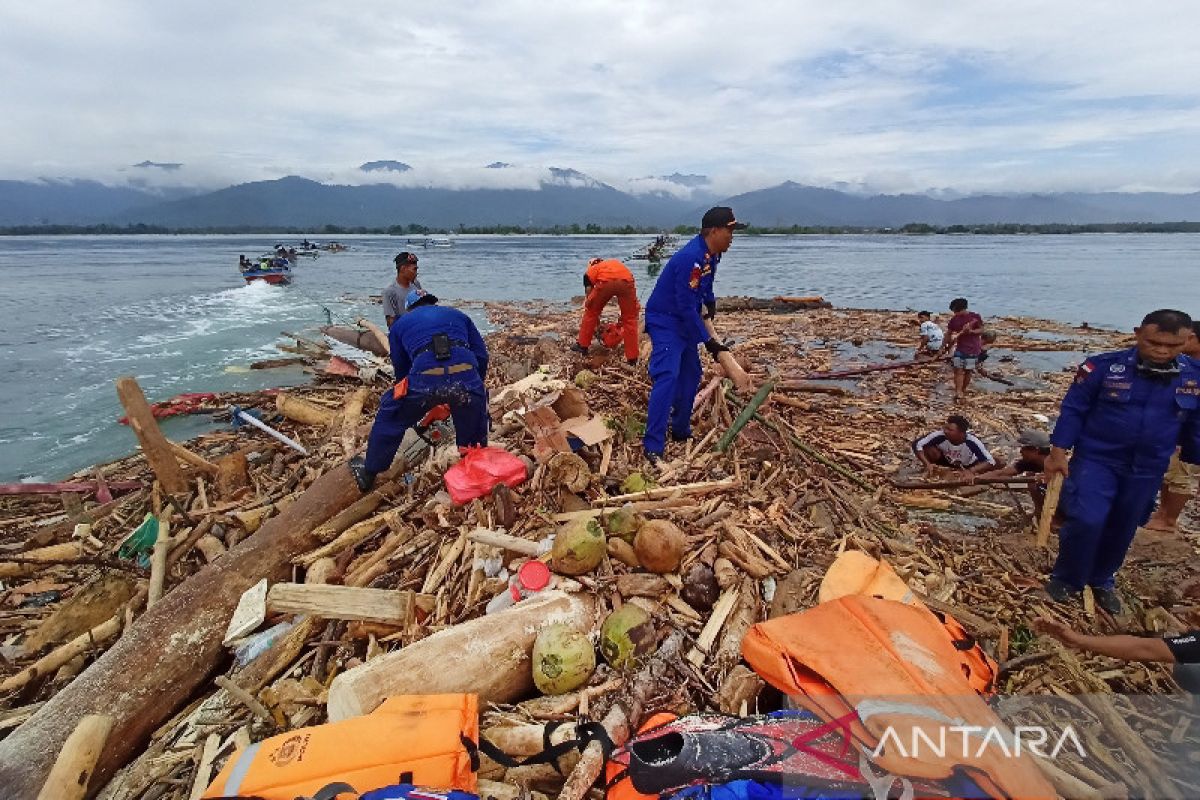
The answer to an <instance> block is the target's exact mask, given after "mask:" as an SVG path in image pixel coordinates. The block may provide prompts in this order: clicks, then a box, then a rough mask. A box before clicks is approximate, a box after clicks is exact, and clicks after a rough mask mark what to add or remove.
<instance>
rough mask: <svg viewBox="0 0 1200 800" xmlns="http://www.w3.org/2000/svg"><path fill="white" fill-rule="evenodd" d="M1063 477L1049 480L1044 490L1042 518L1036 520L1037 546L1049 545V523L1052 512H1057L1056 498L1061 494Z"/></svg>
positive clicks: (1058, 476) (1057, 476)
mask: <svg viewBox="0 0 1200 800" xmlns="http://www.w3.org/2000/svg"><path fill="white" fill-rule="evenodd" d="M1062 485H1063V476H1062V475H1055V476H1054V477H1053V478H1051V479H1050V485H1049V486H1048V487H1047V489H1046V501H1045V502H1044V503H1042V517H1041V519H1039V520H1038V532H1037V546H1038V547H1046V546H1047V545H1048V544H1049V543H1050V522H1051V521H1052V520H1053V519H1054V512H1055V511H1057V510H1058V498H1059V496H1060V495H1061V494H1062Z"/></svg>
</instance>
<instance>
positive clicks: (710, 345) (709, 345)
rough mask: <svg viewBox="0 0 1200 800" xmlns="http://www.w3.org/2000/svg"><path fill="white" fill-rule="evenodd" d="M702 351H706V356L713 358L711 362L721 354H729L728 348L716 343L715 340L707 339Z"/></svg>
mask: <svg viewBox="0 0 1200 800" xmlns="http://www.w3.org/2000/svg"><path fill="white" fill-rule="evenodd" d="M704 349H705V350H707V351H708V354H709V355H710V356H712V357H713V361H717V360H718V356H720V355H721V353H727V352H729V348H728V347H726V346H725V345H723V344H721V343H720V342H718V341H717V340H716V339H709V340H708V341H707V342H705V343H704Z"/></svg>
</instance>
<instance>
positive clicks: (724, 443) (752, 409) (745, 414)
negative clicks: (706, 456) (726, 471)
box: [717, 378, 775, 453]
mask: <svg viewBox="0 0 1200 800" xmlns="http://www.w3.org/2000/svg"><path fill="white" fill-rule="evenodd" d="M774 388H775V379H774V378H771V379H770V380H768V381H767V382H766V383H764V384H763V385H762V386H760V387H759V389H758V391H757V392H755V394H754V397H752V398H750V402H749V403H747V404H746V407H745V408H743V409H742V413H740V414H738V415H737V419H735V420H734V421H733V424H732V425H730V426H729V430H727V431H725V435H724V436H722V437H721V441H719V442H717V452H718V453H724V452H725V451H726V450H728V449H729V445H731V444H733V440H734V439H736V438H737V435H738V434H739V433H741V431H742V428H744V427H746V423H747V422H749V421H750V420H751V419H752V418H753V417H755V416H756V415H757V413H758V408H759V406H761V405H762V404H763V403H765V402H766V400H767V396H768V395H770V394H771V390H772V389H774Z"/></svg>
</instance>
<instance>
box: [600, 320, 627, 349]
mask: <svg viewBox="0 0 1200 800" xmlns="http://www.w3.org/2000/svg"><path fill="white" fill-rule="evenodd" d="M622 338H623V337H622V333H621V325H620V323H617V322H609V323H606V324H605V325H604V326H603V327H602V328H600V341H601V342H603V344H604V346H605V347H607V348H610V349H611V348H613V347H616V346H617V345H619V344H620V343H621V339H622Z"/></svg>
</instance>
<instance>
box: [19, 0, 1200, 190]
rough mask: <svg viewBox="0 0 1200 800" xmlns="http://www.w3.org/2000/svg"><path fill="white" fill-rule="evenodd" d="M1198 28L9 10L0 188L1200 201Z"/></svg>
mask: <svg viewBox="0 0 1200 800" xmlns="http://www.w3.org/2000/svg"><path fill="white" fill-rule="evenodd" d="M1198 30H1200V3H1189V2H1186V1H1185V0H1181V1H1179V2H1166V1H1165V0H1141V2H1137V3H1131V2H1129V0H1115V1H1114V0H1089V1H1088V2H1082V0H1056V1H1055V2H1045V1H1044V0H1006V2H1003V3H984V2H978V1H976V2H970V1H969V2H962V1H961V0H958V2H948V1H943V0H907V2H900V1H899V0H894V1H893V2H886V1H885V0H856V2H853V3H828V2H821V3H816V2H811V0H810V1H808V2H804V1H800V2H797V1H796V0H791V1H790V2H788V1H785V0H780V1H778V2H775V1H772V0H742V1H741V2H737V3H728V2H711V1H710V0H691V1H690V2H688V3H678V2H665V1H664V0H633V1H631V2H626V1H625V0H620V1H618V2H614V1H609V2H601V1H600V0H571V2H561V3H552V2H534V1H533V0H502V1H501V2H479V1H477V0H453V1H452V2H446V0H442V2H425V1H423V0H415V1H414V0H410V1H409V2H383V1H382V0H357V2H354V3H330V2H313V1H312V0H287V2H282V1H280V0H255V2H245V0H238V2H228V1H227V0H203V2H197V1H196V0H168V1H167V2H163V1H162V0H157V1H154V0H144V1H143V0H105V1H104V2H102V3H85V2H79V0H38V2H36V3H32V2H25V3H22V2H16V1H15V0H11V1H10V2H6V3H3V4H0V76H3V78H2V79H0V108H3V113H2V114H0V179H18V180H26V179H35V178H51V179H53V178H77V177H84V178H94V179H98V180H102V181H104V182H106V183H118V184H119V183H152V184H153V183H162V184H173V183H174V184H185V185H203V186H209V187H213V188H215V187H217V186H224V185H229V184H232V183H242V182H246V181H252V180H266V179H272V178H278V177H282V176H285V175H303V176H305V177H309V178H312V179H314V180H320V181H323V182H329V183H363V182H375V181H378V180H380V174H379V173H370V174H367V173H363V172H362V171H360V170H359V169H358V167H359V165H360V164H362V163H364V162H368V161H374V160H396V161H401V162H404V163H406V164H409V165H411V166H412V167H413V169H412V170H411V171H410V172H406V173H402V174H391V175H389V176H388V177H387V179H389V180H392V181H394V182H397V183H401V184H409V185H411V184H417V185H436V186H449V187H461V188H469V187H475V186H529V187H534V186H536V185H537V182H538V181H539V180H540V179H542V178H544V177H546V176H547V174H548V173H547V168H549V167H564V168H573V169H576V170H579V171H581V172H583V173H586V174H587V175H589V176H592V177H594V178H596V179H597V180H601V181H604V182H606V183H610V184H612V185H614V186H616V187H617V188H621V189H625V190H630V189H632V190H634V191H648V190H652V189H660V188H663V187H665V186H669V184H664V182H662V181H660V180H657V179H656V177H657V176H663V175H669V174H672V173H681V174H689V175H692V174H698V175H704V176H707V177H708V179H709V181H710V183H709V187H708V188H709V189H711V190H712V191H715V192H718V193H723V194H733V193H736V192H740V191H748V190H752V189H757V188H764V187H767V186H772V185H776V184H779V183H781V182H783V181H785V180H792V181H796V182H798V183H804V184H809V185H815V186H829V187H834V188H841V189H844V190H851V191H860V192H870V193H874V192H910V191H917V192H922V191H923V192H930V193H934V194H945V195H954V194H960V193H963V194H969V193H978V192H998V191H1011V192H1029V191H1147V190H1155V191H1168V192H1192V191H1197V190H1200V160H1198V159H1197V154H1200V102H1198V101H1200V80H1197V78H1196V76H1197V75H1200V47H1197V46H1196V32H1197V31H1198ZM147 160H149V161H152V162H157V163H172V164H174V163H178V164H182V165H183V166H182V167H180V168H178V169H172V170H167V169H162V168H157V167H135V166H133V165H135V164H138V163H141V162H144V161H147ZM493 162H504V163H507V164H511V165H512V166H511V167H510V168H506V169H485V168H484V167H485V165H487V164H490V163H493ZM676 190H677V191H684V190H683V189H679V188H677V189H676Z"/></svg>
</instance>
